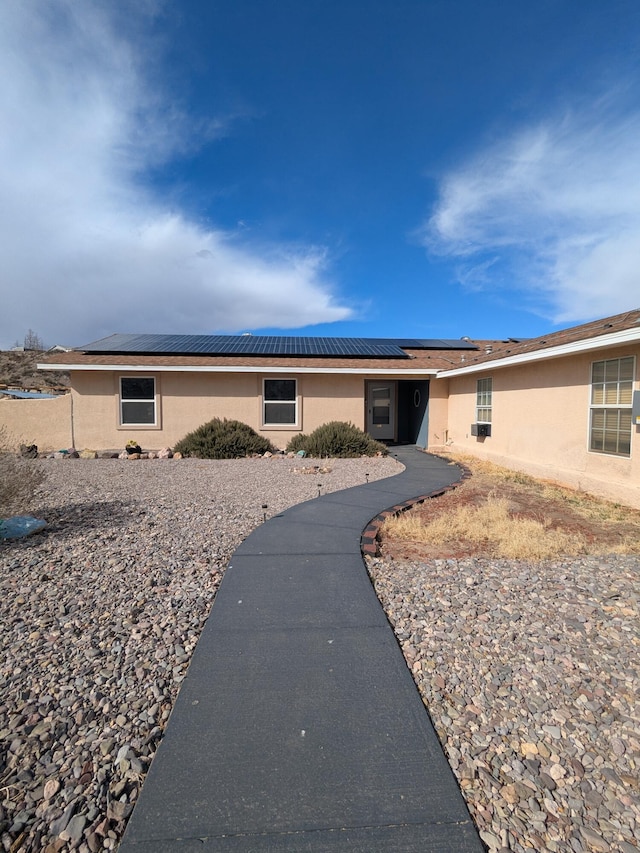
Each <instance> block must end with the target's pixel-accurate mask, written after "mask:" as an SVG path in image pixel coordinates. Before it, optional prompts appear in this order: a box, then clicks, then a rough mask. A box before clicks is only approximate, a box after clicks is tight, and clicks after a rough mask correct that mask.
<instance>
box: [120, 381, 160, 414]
mask: <svg viewBox="0 0 640 853" xmlns="http://www.w3.org/2000/svg"><path fill="white" fill-rule="evenodd" d="M120 424H121V425H122V426H125V425H127V426H128V425H144V426H155V425H156V380H155V379H154V378H153V377H152V376H122V377H121V378H120Z"/></svg>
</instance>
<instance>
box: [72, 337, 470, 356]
mask: <svg viewBox="0 0 640 853" xmlns="http://www.w3.org/2000/svg"><path fill="white" fill-rule="evenodd" d="M79 349H80V350H82V351H83V352H86V353H102V354H107V353H108V354H114V355H115V354H125V353H129V354H131V353H136V354H147V355H150V354H157V355H161V354H164V355H245V356H266V355H269V356H297V357H300V356H307V357H311V358H318V357H322V358H331V357H334V358H335V357H339V356H345V357H348V358H409V356H408V355H407V353H406V352H405V351H404V350H405V349H440V350H442V349H477V347H476V345H475V344H473V343H471V342H467V341H451V340H425V339H418V338H404V339H399V338H398V339H396V338H327V337H288V336H284V335H151V334H149V335H111V336H110V337H108V338H102V339H101V340H99V341H94V342H93V343H90V344H86V345H85V346H83V347H79Z"/></svg>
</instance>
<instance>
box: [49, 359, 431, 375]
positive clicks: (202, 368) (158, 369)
mask: <svg viewBox="0 0 640 853" xmlns="http://www.w3.org/2000/svg"><path fill="white" fill-rule="evenodd" d="M37 367H38V370H65V371H70V370H91V371H95V370H98V371H112V372H113V371H117V372H119V373H140V372H144V373H263V374H264V373H287V374H289V375H291V374H293V373H296V374H297V373H306V374H313V373H316V374H322V373H324V374H327V373H331V374H337V375H340V376H350V375H351V376H353V375H355V376H395V377H397V378H402V377H403V376H434V377H435V376H436V375H437V373H438V371H437V368H429V367H427V368H425V367H413V368H392V367H380V368H376V367H328V368H327V367H296V366H295V365H292V366H289V367H279V366H277V367H269V366H267V365H256V366H248V365H233V364H229V365H203V364H194V365H176V364H165V365H162V364H153V365H150V364H48V363H45V364H38V365H37Z"/></svg>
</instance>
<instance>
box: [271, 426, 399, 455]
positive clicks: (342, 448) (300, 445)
mask: <svg viewBox="0 0 640 853" xmlns="http://www.w3.org/2000/svg"><path fill="white" fill-rule="evenodd" d="M298 450H305V451H306V452H307V455H308V456H317V457H323V456H333V457H334V458H338V457H339V458H352V457H357V456H376V454H378V453H380V454H382V455H383V456H386V454H387V452H388V451H387V448H386V447H385V445H384V444H381V443H380V442H379V441H375V440H374V439H373V438H371V436H370V435H367V433H366V432H363V431H362V430H361V429H358V427H357V426H354V425H353V424H349V423H345V422H344V421H331V422H330V423H328V424H323V425H322V426H319V427H318V428H317V429H315V430H314V431H313V432H312V433H311V434H310V435H296V436H294V437H293V438H292V439H291V441H290V442H289V444H288V445H287V451H288V452H293V453H297V452H298Z"/></svg>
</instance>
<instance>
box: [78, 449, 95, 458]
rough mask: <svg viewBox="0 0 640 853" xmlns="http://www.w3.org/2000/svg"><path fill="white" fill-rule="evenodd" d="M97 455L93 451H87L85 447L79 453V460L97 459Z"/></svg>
mask: <svg viewBox="0 0 640 853" xmlns="http://www.w3.org/2000/svg"><path fill="white" fill-rule="evenodd" d="M97 458H98V454H97V453H96V451H95V450H89V449H88V448H86V447H85V449H84V450H81V451H80V459H97Z"/></svg>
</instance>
